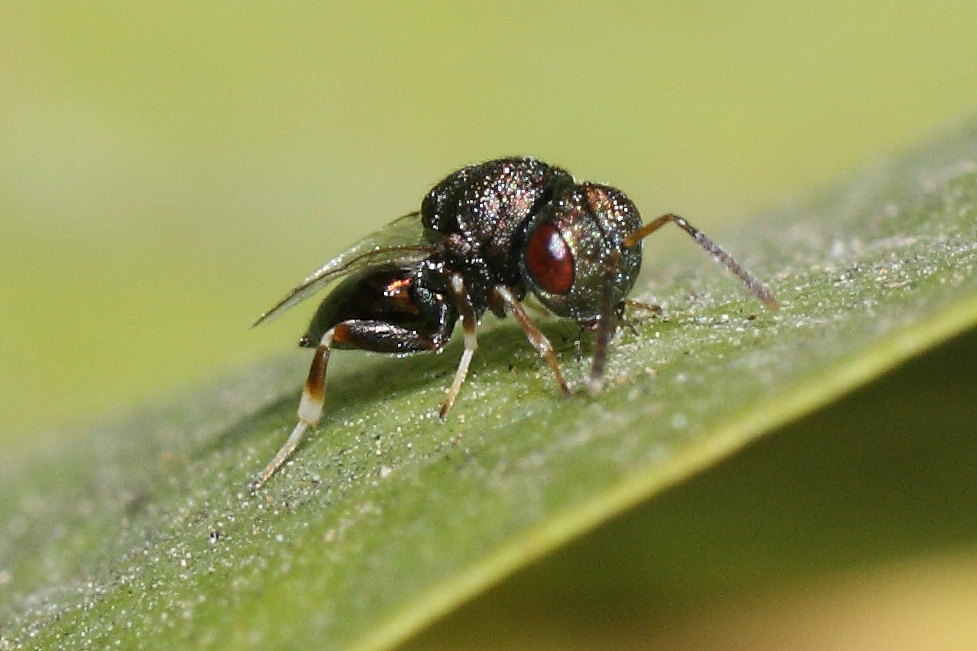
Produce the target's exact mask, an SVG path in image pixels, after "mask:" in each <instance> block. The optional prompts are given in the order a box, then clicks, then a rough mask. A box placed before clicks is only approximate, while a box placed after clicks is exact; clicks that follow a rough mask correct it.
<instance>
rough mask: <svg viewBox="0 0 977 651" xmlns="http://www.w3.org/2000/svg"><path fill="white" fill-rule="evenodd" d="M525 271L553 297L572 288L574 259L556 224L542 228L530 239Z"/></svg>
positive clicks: (545, 225)
mask: <svg viewBox="0 0 977 651" xmlns="http://www.w3.org/2000/svg"><path fill="white" fill-rule="evenodd" d="M526 269H527V270H528V271H529V273H530V274H531V275H532V277H533V280H535V281H536V284H538V285H539V286H540V287H541V288H543V289H544V290H546V291H548V292H550V293H552V294H566V293H567V292H569V291H570V286H571V285H573V256H572V255H570V249H569V247H567V243H566V242H565V241H563V236H562V235H560V231H559V230H557V228H556V226H554V225H553V224H543V225H542V226H540V227H539V228H537V229H536V231H535V232H533V234H532V237H530V238H529V246H528V247H526Z"/></svg>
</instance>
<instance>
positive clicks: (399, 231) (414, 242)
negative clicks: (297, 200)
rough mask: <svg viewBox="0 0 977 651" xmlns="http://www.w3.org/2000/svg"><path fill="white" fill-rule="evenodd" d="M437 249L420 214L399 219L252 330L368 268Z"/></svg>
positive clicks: (314, 277)
mask: <svg viewBox="0 0 977 651" xmlns="http://www.w3.org/2000/svg"><path fill="white" fill-rule="evenodd" d="M433 247H434V245H432V244H430V243H429V242H427V241H426V240H425V238H424V227H423V226H422V225H421V220H420V213H419V212H417V211H414V212H411V213H407V214H406V215H404V216H402V217H398V218H397V219H395V220H393V221H392V222H390V223H389V224H387V225H386V226H384V227H383V228H381V229H380V230H378V231H376V232H374V233H371V234H370V235H367V236H366V237H364V238H363V239H362V240H360V241H359V242H357V243H356V244H354V245H353V246H351V247H349V248H348V249H346V250H345V251H343V252H342V253H340V254H339V255H337V256H336V257H335V258H333V259H332V260H330V261H329V262H327V263H326V264H324V265H322V266H321V267H319V269H317V270H316V271H315V272H314V273H313V274H312V275H310V276H309V277H308V278H306V279H305V280H303V281H302V282H301V283H299V285H298V286H297V287H295V289H293V290H292V291H290V292H289V293H288V294H286V295H285V297H284V298H283V299H282V300H280V301H278V304H277V305H275V306H274V307H272V308H271V309H270V310H268V311H266V312H265V313H264V314H262V315H261V316H259V317H258V318H257V319H255V321H254V323H252V324H251V327H254V326H256V325H259V324H262V323H266V322H268V321H271V320H273V319H274V318H276V317H277V316H279V315H280V314H281V313H282V312H284V311H285V310H287V309H289V308H291V307H292V306H294V305H297V304H298V303H301V302H302V301H304V300H305V299H307V298H309V297H310V296H312V295H313V294H315V293H316V292H318V291H319V290H321V289H322V288H324V287H326V286H327V285H329V284H330V283H332V282H333V281H335V280H338V279H339V278H342V277H343V276H346V275H348V274H350V273H353V272H354V271H357V270H359V269H362V268H363V267H365V266H367V265H373V264H384V263H394V264H396V263H409V262H416V261H418V260H421V259H423V258H425V257H427V256H428V255H429V254H430V253H431V251H432V250H433Z"/></svg>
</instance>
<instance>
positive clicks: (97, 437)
mask: <svg viewBox="0 0 977 651" xmlns="http://www.w3.org/2000/svg"><path fill="white" fill-rule="evenodd" d="M974 152H977V127H975V126H973V125H971V126H970V127H969V128H967V129H965V130H961V131H959V132H957V133H954V134H952V136H951V137H948V138H946V139H943V140H941V141H939V142H935V143H933V144H931V145H929V146H926V147H921V148H919V149H918V150H917V151H915V152H913V153H911V154H909V155H907V156H906V157H905V158H903V159H900V160H898V161H894V162H891V163H888V164H884V165H880V166H878V167H877V168H875V169H873V170H870V171H869V172H866V173H864V174H863V175H862V176H860V177H859V178H858V179H857V180H855V181H854V182H852V183H851V184H850V185H849V186H845V187H841V188H837V189H835V190H832V191H831V192H828V193H826V194H825V195H824V196H823V197H822V198H821V199H819V200H817V201H813V202H810V203H808V204H806V205H803V206H797V207H794V208H791V209H787V210H783V211H780V212H778V213H772V214H768V215H764V216H762V217H759V218H757V219H756V220H755V221H753V222H752V223H751V225H750V226H749V227H748V228H747V227H743V228H742V229H741V230H740V231H738V232H736V233H725V234H721V236H720V237H717V239H718V240H719V241H720V242H722V243H723V244H724V245H726V247H727V248H728V249H729V250H730V251H732V252H733V253H734V255H735V256H736V257H737V258H738V259H739V260H740V261H741V262H742V263H743V264H744V265H745V266H747V267H748V268H749V269H750V270H751V271H753V272H754V273H755V274H756V275H757V276H758V277H760V278H763V279H767V280H769V281H770V284H771V286H772V287H773V289H774V291H775V292H776V294H777V295H778V298H779V299H780V301H781V310H780V312H779V313H776V314H772V313H769V312H765V311H763V310H762V309H761V308H760V307H759V306H758V305H757V304H756V302H755V300H753V299H752V298H751V297H750V296H749V295H748V294H746V293H745V292H743V291H742V289H741V288H740V287H738V285H737V283H736V281H735V280H734V279H731V278H730V277H728V274H725V273H724V272H722V271H721V270H719V269H718V268H716V267H715V266H713V265H710V264H709V263H708V261H707V259H706V257H705V256H704V255H703V254H702V253H701V251H698V250H697V248H696V247H695V246H694V245H692V244H691V243H690V242H689V241H688V238H687V237H686V236H684V235H683V234H681V233H678V232H676V233H673V234H671V235H666V234H665V233H662V234H661V235H658V234H656V235H655V236H653V237H652V238H650V239H649V240H648V241H647V242H646V245H645V272H644V275H643V277H642V280H641V281H640V282H639V285H638V288H637V290H636V295H637V297H638V298H640V299H642V300H645V301H648V302H651V303H656V304H659V305H661V306H662V308H663V309H664V314H665V316H664V318H661V319H658V318H652V317H650V316H645V315H641V314H634V315H632V318H633V326H634V331H633V332H632V331H630V330H628V329H625V330H623V331H622V333H621V334H620V335H619V336H618V337H617V339H616V340H615V342H614V346H613V349H612V351H611V355H610V359H609V362H608V365H609V376H610V378H609V382H608V385H607V388H606V389H605V391H604V392H603V393H602V394H601V395H599V396H597V397H590V396H589V395H587V394H586V392H580V393H579V394H578V395H575V396H574V397H573V398H571V399H564V398H562V397H561V396H560V394H559V391H558V390H557V388H556V386H555V384H554V382H553V380H552V377H551V375H550V373H549V371H548V369H547V368H546V366H545V364H544V363H542V362H541V361H540V360H539V359H538V357H537V356H536V355H535V353H534V352H533V351H532V350H531V349H530V347H529V346H528V345H527V344H526V342H525V339H524V337H523V336H522V334H521V331H520V330H519V329H518V327H517V326H515V325H514V324H513V323H512V322H511V320H507V321H503V322H500V323H499V324H498V325H493V324H487V326H488V327H486V328H485V329H484V330H483V331H482V332H481V334H480V344H481V348H480V350H479V353H478V355H477V356H476V361H475V363H474V365H473V369H472V373H471V375H470V379H469V380H468V382H467V383H466V385H465V387H464V389H463V392H462V396H461V399H460V401H459V403H458V404H457V405H456V407H455V409H454V411H453V413H452V414H451V416H450V418H449V419H448V421H447V422H446V423H440V422H439V421H438V419H437V415H436V412H437V406H438V404H439V402H440V399H441V397H442V395H443V390H444V387H445V386H446V384H447V382H448V381H449V380H450V377H451V374H452V373H453V371H454V364H455V361H456V359H457V357H458V355H459V354H460V347H459V344H458V342H455V343H454V344H453V345H452V346H451V347H449V349H448V351H447V352H446V353H445V354H444V355H441V356H428V357H424V356H419V357H415V358H410V359H388V358H378V357H368V356H365V355H361V354H341V355H340V354H337V355H336V356H335V357H336V361H337V362H338V363H337V365H336V367H334V368H333V369H331V373H330V378H329V395H328V398H327V414H326V417H325V418H324V420H323V424H322V427H321V429H320V430H319V432H318V433H316V434H314V435H312V436H310V437H309V438H308V439H307V441H306V442H305V443H304V444H303V446H302V447H300V448H299V450H298V452H297V454H296V455H295V456H294V458H293V461H292V463H291V464H290V465H288V466H287V467H286V468H285V469H283V471H281V472H279V473H278V474H277V475H276V476H274V477H273V478H272V480H271V481H270V482H269V484H268V485H267V486H266V487H265V489H263V490H262V491H261V492H260V494H259V496H258V497H256V498H252V497H250V496H249V495H248V493H247V490H246V484H247V480H248V479H249V478H250V477H251V475H252V474H253V473H254V472H255V471H257V470H258V469H259V468H260V467H261V466H262V465H263V464H264V463H265V462H266V461H267V460H268V458H270V456H271V455H272V454H273V453H274V452H275V450H276V449H277V448H278V446H279V445H280V444H281V442H282V440H283V439H284V437H285V436H286V435H287V433H288V431H289V430H290V428H291V426H292V424H293V422H294V409H295V405H296V401H297V392H298V388H299V386H300V383H301V380H302V378H303V376H304V368H303V366H304V364H305V363H307V360H306V359H305V356H304V355H300V354H297V355H296V356H295V357H291V358H289V359H288V360H287V361H281V362H277V363H273V364H269V365H267V366H265V367H262V368H257V369H253V370H251V371H249V372H248V373H246V374H243V375H242V376H240V377H237V378H233V379H230V380H229V381H228V382H226V383H225V384H224V385H222V386H219V387H215V388H212V389H208V390H199V391H194V392H192V393H190V394H189V395H187V396H186V397H185V398H184V399H182V400H176V401H171V402H168V403H165V404H163V403H161V404H160V405H158V406H156V407H154V408H151V409H146V410H144V411H142V412H140V413H138V414H134V415H132V416H130V417H128V418H124V419H120V421H119V422H117V423H114V424H106V425H104V426H102V427H98V428H95V429H93V430H91V431H85V432H78V433H75V434H74V435H72V436H70V437H67V436H66V437H64V438H62V439H60V440H58V441H57V442H56V443H52V444H51V445H50V447H49V448H47V449H45V448H41V449H38V450H37V451H35V452H34V453H33V455H32V456H29V457H21V458H6V459H4V460H3V462H2V471H3V476H4V477H5V479H6V481H5V482H4V485H3V488H2V489H0V522H4V523H5V526H4V531H5V533H4V536H3V537H0V622H2V624H0V636H2V640H3V645H4V646H11V647H14V646H16V645H18V644H24V645H26V644H29V645H30V646H32V647H36V648H61V647H63V646H65V645H69V646H73V647H83V646H86V645H87V646H91V647H95V648H103V647H108V646H111V645H116V644H117V645H120V646H122V647H124V648H131V647H136V646H153V647H164V646H178V647H179V646H188V645H189V646H196V647H210V646H222V647H240V646H248V647H277V646H298V645H309V646H314V647H361V648H377V647H385V646H389V645H391V644H393V643H396V642H398V641H401V640H404V639H405V638H406V637H408V636H409V635H411V634H412V633H414V632H416V631H418V630H420V629H421V628H422V627H424V626H425V625H426V624H427V623H429V622H431V621H432V620H433V619H435V618H437V617H439V616H441V615H444V614H445V613H448V612H450V611H452V610H453V609H454V608H456V607H457V606H458V605H459V604H460V603H461V602H462V601H463V600H465V599H467V598H469V597H471V596H472V595H474V594H476V593H478V592H479V591H481V590H484V589H485V588H486V587H487V586H490V585H492V584H494V583H496V582H497V581H499V580H500V579H501V578H502V577H504V576H506V575H508V574H510V573H512V572H513V571H514V570H515V569H517V568H519V567H522V566H525V565H526V564H527V563H529V562H530V561H532V560H534V559H536V558H539V557H540V556H542V555H544V554H545V553H547V552H548V551H550V550H553V549H554V548H556V547H557V546H559V545H561V544H564V543H566V542H567V541H569V540H571V539H572V538H574V537H575V536H579V535H580V534H581V533H583V532H585V531H588V530H589V529H591V528H593V527H594V526H595V525H597V524H598V523H601V522H603V521H605V520H607V519H608V518H610V517H611V516H613V515H615V514H618V513H621V512H622V511H624V510H626V509H628V508H629V507H632V506H634V505H637V504H639V503H642V502H644V501H646V500H647V499H648V498H649V497H650V496H652V495H654V494H656V493H658V492H660V491H661V490H662V489H663V488H665V487H667V486H669V485H671V484H674V483H677V482H680V481H682V480H685V479H687V478H689V477H691V476H692V475H693V474H695V473H696V472H698V471H699V470H701V469H703V468H705V467H707V466H709V465H711V464H714V463H716V462H717V461H719V460H721V459H723V458H725V457H727V456H728V455H730V453H732V452H733V451H735V450H737V449H738V448H740V447H741V446H743V445H744V444H746V443H747V442H749V441H752V440H754V439H756V438H757V437H759V436H761V435H762V434H764V433H765V432H768V431H770V430H772V429H773V428H775V427H777V426H779V425H782V424H784V423H787V422H788V421H790V420H791V419H793V418H795V417H797V416H798V415H800V414H803V413H805V412H808V411H810V410H811V409H813V408H815V407H817V406H819V405H822V404H825V403H826V402H828V401H830V400H833V399H835V398H837V397H838V396H841V395H843V394H844V393H846V392H848V391H850V390H851V389H852V388H853V387H856V386H858V385H859V384H861V383H864V382H866V381H867V380H869V379H871V378H872V377H875V376H877V375H878V374H880V373H882V372H884V371H886V370H887V369H890V368H892V367H894V366H896V365H898V364H899V363H901V362H902V361H904V360H905V359H907V358H908V357H909V356H911V355H913V354H915V353H918V352H920V351H922V350H924V349H926V348H928V347H931V346H933V345H935V344H937V343H938V342H940V341H942V340H945V339H946V338H948V337H950V336H951V335H953V334H955V333H957V332H960V331H963V330H965V329H967V328H969V327H971V326H972V325H973V324H974V323H975V322H977V291H975V290H977V274H975V270H977V157H975V153H974ZM676 231H677V229H676ZM712 235H713V236H716V235H717V234H716V233H712ZM669 238H671V239H669ZM670 242H673V243H674V246H672V245H670ZM666 247H670V248H666ZM673 249H674V254H673V253H672V250H673ZM283 280H284V281H285V282H286V283H287V280H288V279H283ZM541 325H542V327H543V329H544V330H545V331H546V333H547V334H548V336H549V337H550V338H551V340H552V341H553V342H554V344H555V345H556V347H557V349H558V353H559V356H560V358H561V361H562V364H563V366H564V370H565V372H566V373H567V375H568V377H569V378H570V379H571V382H573V383H574V384H575V385H576V386H580V387H582V386H583V378H584V377H585V375H586V371H587V368H588V364H589V354H590V352H591V351H590V349H589V346H590V343H589V340H586V339H585V340H584V342H583V345H582V353H583V354H582V355H581V356H577V355H576V344H575V342H576V338H577V332H576V328H575V326H573V325H572V324H568V323H565V322H561V321H559V320H554V319H542V320H541ZM283 339H288V337H283Z"/></svg>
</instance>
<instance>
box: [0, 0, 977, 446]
mask: <svg viewBox="0 0 977 651" xmlns="http://www.w3.org/2000/svg"><path fill="white" fill-rule="evenodd" d="M974 25H977V4H974V3H973V2H942V3H923V2H918V3H899V4H897V5H893V4H892V3H882V2H865V3H854V4H853V3H848V2H845V3H842V2H820V3H807V2H804V3H802V2H755V3H750V4H749V5H748V6H745V5H733V4H732V3H723V2H701V3H687V2H668V3H655V4H654V5H652V4H651V3H644V2H633V3H615V4H613V5H611V6H608V5H603V6H599V5H597V4H595V3H583V2H559V3H555V2H538V3H514V2H509V3H491V4H489V3H470V4H469V3H453V4H451V5H450V6H449V5H447V4H443V5H442V4H435V3H431V4H406V3H389V4H388V3H370V4H365V3H364V4H362V5H354V4H352V3H318V4H310V3H297V4H290V3H280V4H279V3H276V4H275V5H274V6H272V5H269V4H265V3H240V2H233V3H231V2H211V3H198V2H192V3H191V2H168V3H118V2H85V3H10V2H8V3H3V4H2V5H0V69H2V73H0V247H2V256H0V287H2V303H0V308H2V309H0V330H2V333H3V344H2V346H0V414H2V423H3V426H2V428H0V436H2V437H3V444H4V446H5V448H6V449H7V451H8V453H9V452H10V451H11V450H12V449H13V448H16V447H20V446H24V445H27V444H28V442H29V441H30V439H32V438H36V437H41V436H51V432H52V431H54V430H56V429H57V428H59V427H65V426H67V425H69V424H72V423H76V422H79V421H91V420H93V419H95V418H97V417H99V415H100V414H105V413H111V412H113V411H115V410H118V409H120V408H128V406H130V405H133V404H138V403H140V402H143V401H146V400H151V399H154V398H155V397H157V396H160V395H164V394H167V393H170V392H173V391H176V390H178V389H179V390H181V391H182V390H186V389H187V388H188V387H192V386H194V385H195V384H203V383H205V382H206V381H208V380H209V379H210V378H215V377H220V376H222V375H226V374H228V373H231V372H233V371H234V370H235V369H238V368H243V367H244V366H246V365H247V364H248V363H250V362H252V361H253V360H258V359H262V358H265V357H267V356H268V355H272V354H278V353H281V352H283V351H288V350H291V349H292V348H293V346H294V341H295V339H296V336H297V335H298V334H299V333H300V331H301V329H302V327H303V325H304V323H303V322H304V320H305V319H306V318H307V317H308V312H309V310H308V309H307V310H296V311H295V313H294V314H289V315H288V316H287V317H286V318H283V319H282V321H281V322H279V323H276V324H275V325H274V326H272V327H269V328H261V329H258V330H254V331H250V330H249V329H248V324H249V323H250V322H251V320H252V319H253V318H254V316H255V315H256V314H258V313H259V312H260V311H262V310H263V309H264V308H266V307H267V306H268V305H269V304H270V303H272V302H274V301H275V300H276V299H277V298H278V297H279V296H280V294H281V293H283V292H284V291H285V290H287V289H288V288H290V287H291V286H292V285H293V284H294V283H295V282H296V281H297V280H299V279H300V278H302V277H303V276H304V275H305V274H306V273H307V272H309V271H311V270H312V269H314V268H315V267H316V266H318V264H319V263H321V262H322V261H324V260H325V259H327V258H328V257H329V256H330V255H331V254H333V253H335V252H337V251H338V250H340V249H341V248H343V247H344V246H345V245H346V244H348V243H350V242H351V241H352V240H354V239H356V238H357V237H359V236H361V235H363V234H365V233H366V232H368V231H369V230H370V229H372V228H374V227H377V226H380V225H381V224H383V223H385V222H386V221H389V220H390V219H391V218H392V217H394V216H397V215H400V214H402V213H404V212H406V211H408V210H411V209H413V208H415V207H416V206H417V205H418V203H419V200H420V198H421V196H422V194H423V193H424V192H425V191H426V190H427V189H428V188H429V187H430V186H431V185H432V184H433V183H434V182H436V181H437V180H439V179H440V178H441V177H442V176H443V175H445V174H446V173H448V172H450V171H452V170H453V169H455V168H457V167H459V166H461V165H462V164H465V163H468V162H475V161H479V160H483V159H488V158H493V157H496V156H500V155H507V154H514V153H526V154H533V155H536V156H540V157H542V158H544V159H546V160H548V161H550V162H554V163H558V164H560V165H562V166H565V167H567V168H568V169H570V170H571V171H572V172H574V173H575V174H576V175H577V176H578V177H582V178H590V179H594V180H601V181H607V182H612V183H613V184H615V185H617V186H619V187H621V188H623V189H625V190H626V191H627V192H628V193H629V194H630V195H631V196H632V198H633V199H634V200H635V202H636V203H637V204H638V206H639V207H640V208H641V209H642V210H643V211H644V214H645V215H646V217H648V216H652V215H656V214H659V213H661V212H665V211H676V212H680V213H682V214H684V215H685V216H687V217H689V218H690V219H692V220H693V221H694V223H698V224H701V225H703V226H705V227H706V228H707V229H708V230H710V231H712V232H714V233H716V234H718V235H717V239H720V240H721V239H722V232H723V230H724V229H732V228H735V226H734V225H731V224H726V223H725V222H726V221H730V220H732V219H734V218H735V217H736V216H738V215H743V214H745V213H749V212H750V211H757V210H761V209H762V208H763V207H764V206H767V205H770V204H771V203H774V202H780V201H784V200H787V199H789V198H790V197H797V196H801V195H803V194H805V193H807V192H809V191H811V190H812V189H814V188H816V187H817V186H820V185H822V184H824V183H826V182H829V181H831V180H832V179H835V178H838V177H841V176H843V175H845V173H846V172H848V171H851V170H853V169H855V168H857V167H858V166H859V165H861V164H862V163H864V162H867V161H869V160H871V159H873V158H875V157H877V156H879V155H882V154H885V153H889V152H891V151H893V150H896V149H898V148H900V147H902V146H905V145H907V144H910V143H912V142H914V141H916V140H918V139H919V138H921V137H923V136H924V135H925V134H927V133H928V132H932V131H934V130H937V129H940V128H942V127H943V126H944V125H946V124H947V123H950V122H953V121H956V120H959V119H961V118H963V117H964V116H968V115H970V114H972V113H973V111H974V109H975V107H977V94H975V89H977V66H974V65H973V48H974V40H973V39H974ZM648 267H649V268H651V267H652V265H648ZM309 309H311V308H309ZM295 354H296V355H301V353H298V352H296V353H295ZM296 382H298V379H297V380H296Z"/></svg>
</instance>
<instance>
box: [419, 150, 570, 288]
mask: <svg viewBox="0 0 977 651" xmlns="http://www.w3.org/2000/svg"><path fill="white" fill-rule="evenodd" d="M572 182H573V178H572V177H571V176H570V174H569V173H568V172H566V171H565V170H562V169H560V168H558V167H551V166H549V165H547V164H546V163H543V162H542V161H539V160H536V159H535V158H504V159H500V160H494V161H490V162H488V163H482V164H480V165H472V166H469V167H465V168H462V169H460V170H458V171H457V172H454V173H453V174H451V175H449V176H447V177H446V178H445V179H444V180H443V181H441V182H440V183H438V184H437V185H436V186H435V187H434V188H433V189H432V190H431V191H430V192H429V193H428V194H427V196H426V197H424V201H423V203H422V204H421V219H422V221H423V223H424V226H425V227H426V228H428V229H430V230H433V231H437V232H438V233H440V234H442V235H444V236H450V235H452V234H458V235H460V236H461V237H462V238H463V239H464V241H465V243H466V245H467V247H465V248H464V250H465V254H466V255H467V256H469V257H468V258H467V259H466V260H465V261H464V262H466V263H468V264H471V263H475V264H478V263H479V262H482V263H484V264H485V265H487V271H488V273H489V275H490V276H491V277H492V279H493V282H495V283H501V284H504V285H509V286H513V285H520V284H521V283H520V280H519V266H518V259H517V254H518V251H519V250H520V247H521V244H522V238H523V237H524V234H525V227H526V221H527V219H528V217H530V216H531V215H533V214H535V213H536V212H538V211H539V209H540V208H541V207H542V206H543V205H544V204H545V203H546V202H548V201H549V200H550V198H551V197H552V196H553V193H554V191H555V190H556V189H557V188H562V187H564V185H565V184H569V183H572Z"/></svg>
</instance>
